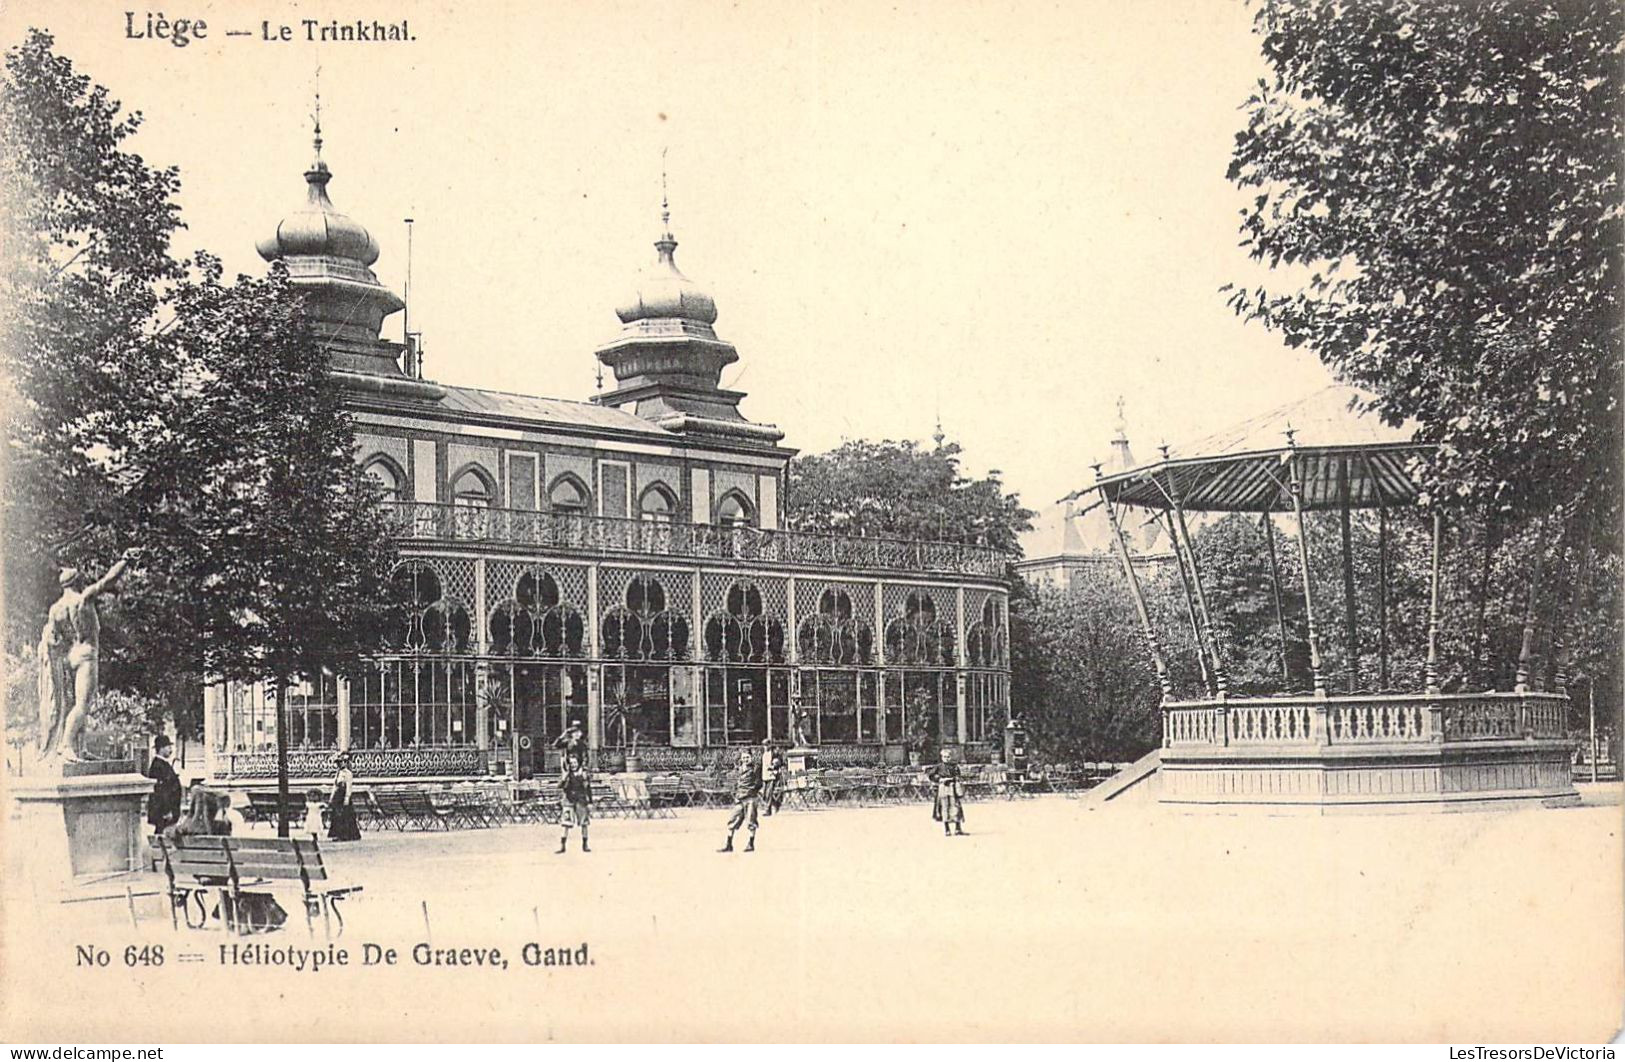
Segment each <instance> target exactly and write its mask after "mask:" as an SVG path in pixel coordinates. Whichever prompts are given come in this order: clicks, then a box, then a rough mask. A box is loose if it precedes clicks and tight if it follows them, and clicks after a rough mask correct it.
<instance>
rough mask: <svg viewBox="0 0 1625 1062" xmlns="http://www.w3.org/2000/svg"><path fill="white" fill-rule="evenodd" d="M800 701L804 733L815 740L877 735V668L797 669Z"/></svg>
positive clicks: (870, 739) (858, 739)
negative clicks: (875, 669) (798, 670)
mask: <svg viewBox="0 0 1625 1062" xmlns="http://www.w3.org/2000/svg"><path fill="white" fill-rule="evenodd" d="M801 702H802V708H803V710H804V711H805V712H806V715H807V730H808V736H809V737H811V738H812V739H813V740H815V741H817V742H820V743H823V744H838V743H847V744H852V743H857V742H878V741H880V739H881V731H880V679H879V675H878V673H877V672H874V671H859V670H854V669H848V668H822V667H821V668H807V669H805V670H803V671H802V672H801Z"/></svg>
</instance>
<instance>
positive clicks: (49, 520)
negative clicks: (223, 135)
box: [0, 30, 185, 648]
mask: <svg viewBox="0 0 1625 1062" xmlns="http://www.w3.org/2000/svg"><path fill="white" fill-rule="evenodd" d="M51 46H52V39H51V37H50V35H49V34H46V33H42V32H40V31H38V30H34V31H31V32H30V33H29V35H28V37H27V39H26V40H25V41H24V42H23V43H22V44H21V45H19V46H18V47H16V48H14V49H13V50H11V51H9V52H7V53H6V57H5V66H4V72H3V75H0V226H3V229H0V242H3V243H4V246H5V248H6V253H5V254H4V255H0V378H3V388H4V393H3V394H0V401H3V404H4V407H5V409H6V410H7V413H8V416H7V421H6V443H7V445H6V446H5V447H4V448H3V450H0V461H4V462H5V464H4V466H3V468H0V471H3V473H4V475H3V476H0V481H3V496H0V505H3V512H4V549H3V551H0V552H3V553H4V564H5V587H6V596H7V608H6V635H7V637H6V644H7V645H8V646H9V647H12V648H17V647H21V646H31V645H32V644H33V640H34V639H35V638H36V637H37V636H38V623H39V621H40V618H41V617H43V615H44V609H45V606H46V605H47V604H48V603H49V602H50V601H51V600H52V599H53V598H54V596H55V595H56V580H55V568H56V565H57V563H59V562H60V563H71V564H77V565H79V566H82V567H92V566H95V565H96V563H98V562H100V563H101V564H103V565H105V562H106V560H107V559H108V558H109V557H111V556H114V555H116V553H117V548H116V546H115V544H114V543H112V542H111V541H109V536H108V534H107V531H108V529H109V527H110V526H111V525H112V524H113V523H114V515H113V514H114V512H115V511H116V510H117V508H118V499H119V496H120V494H121V493H122V491H123V489H124V487H125V486H126V485H127V484H129V483H131V482H133V481H134V480H135V479H136V478H137V477H138V475H139V473H138V471H137V470H136V469H135V468H134V466H133V460H134V458H135V456H136V455H137V454H138V453H139V449H140V444H141V442H142V436H143V430H144V428H145V427H146V426H147V425H148V424H149V423H150V419H151V418H152V417H153V416H154V415H155V414H156V413H157V412H158V411H160V410H162V409H164V408H165V406H166V405H167V404H168V403H169V402H171V401H172V389H171V384H172V382H173V379H174V366H173V364H172V363H171V360H170V358H169V356H168V351H167V350H166V348H165V346H164V345H163V344H161V343H155V342H151V339H152V332H153V323H154V321H155V317H156V314H157V313H158V310H159V307H160V305H161V300H162V297H163V291H164V289H165V288H166V287H168V286H172V285H174V284H176V283H178V282H179V281H180V280H181V279H182V277H183V275H184V272H185V267H184V264H183V263H181V262H179V261H177V260H176V259H175V258H173V257H172V256H171V254H170V239H171V238H172V236H173V235H174V233H175V230H176V229H178V228H179V227H180V225H181V223H180V215H179V211H178V209H177V208H176V206H175V205H174V203H173V202H172V201H171V197H172V196H173V194H174V193H175V192H176V190H177V189H178V188H179V186H180V181H179V178H178V176H177V174H176V172H175V171H174V170H173V169H169V170H155V169H153V168H151V167H149V166H148V165H147V164H146V163H145V162H144V161H143V160H142V159H141V157H140V156H138V155H136V154H133V153H131V152H130V151H127V150H125V148H124V146H123V145H124V143H125V141H127V140H128V139H129V138H130V137H131V136H132V135H134V133H135V131H136V130H137V129H138V128H139V127H140V124H141V116H140V114H139V113H135V114H131V115H127V116H125V117H122V118H121V117H120V116H119V110H120V105H119V103H118V102H117V101H115V100H112V99H110V98H109V96H108V92H107V90H106V89H105V88H103V87H101V86H99V85H96V86H93V85H92V84H91V82H90V79H89V78H88V77H86V76H84V75H82V74H78V73H76V72H75V71H74V68H73V65H72V63H70V62H69V61H68V60H67V59H66V58H63V57H61V56H58V55H56V54H54V53H53V52H52V51H51Z"/></svg>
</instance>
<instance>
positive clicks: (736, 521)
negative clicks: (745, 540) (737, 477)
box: [716, 490, 756, 527]
mask: <svg viewBox="0 0 1625 1062" xmlns="http://www.w3.org/2000/svg"><path fill="white" fill-rule="evenodd" d="M716 521H717V525H718V526H720V527H752V526H754V525H755V523H756V510H755V508H754V507H753V506H752V505H751V503H750V501H749V499H747V498H746V497H745V496H744V495H743V494H740V493H739V492H738V491H735V490H731V491H729V492H728V493H726V494H724V495H723V496H722V500H721V501H719V502H717V514H716Z"/></svg>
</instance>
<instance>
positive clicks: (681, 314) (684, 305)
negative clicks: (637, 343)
mask: <svg viewBox="0 0 1625 1062" xmlns="http://www.w3.org/2000/svg"><path fill="white" fill-rule="evenodd" d="M655 250H656V251H658V252H659V253H660V258H659V260H657V261H656V262H655V264H654V265H653V266H652V267H650V269H649V270H648V272H646V273H644V274H643V275H642V276H641V277H639V278H638V282H637V289H636V290H635V291H634V292H633V294H632V297H631V298H630V299H628V300H627V301H626V302H624V303H622V304H621V305H620V306H618V307H616V309H615V316H617V317H619V318H620V319H621V323H622V324H631V323H632V322H634V321H648V320H654V319H657V318H677V319H680V320H685V321H696V322H699V323H701V324H706V325H712V324H716V321H717V304H716V300H714V299H712V298H711V296H710V295H707V294H706V293H705V292H703V291H701V290H700V288H699V286H698V285H697V284H695V283H694V282H693V281H692V280H690V279H688V277H686V276H684V275H683V272H682V270H680V269H678V268H677V260H676V258H675V257H674V255H675V252H676V250H677V241H676V240H675V239H674V238H673V237H672V234H671V232H670V231H667V232H666V234H665V235H664V236H662V237H661V238H660V239H658V240H656V241H655Z"/></svg>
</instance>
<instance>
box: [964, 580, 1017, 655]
mask: <svg viewBox="0 0 1625 1062" xmlns="http://www.w3.org/2000/svg"><path fill="white" fill-rule="evenodd" d="M965 656H966V658H967V659H966V662H967V663H968V664H969V665H970V666H971V667H983V668H996V667H1006V666H1008V665H1009V663H1010V634H1009V627H1008V626H1007V625H1006V623H1005V614H1004V602H1002V601H1000V600H999V599H998V598H996V597H989V598H988V599H987V603H986V604H984V605H983V606H982V616H981V618H980V619H979V620H977V621H976V622H975V623H973V624H972V625H971V628H970V630H968V631H966V632H965Z"/></svg>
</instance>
